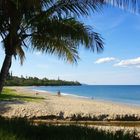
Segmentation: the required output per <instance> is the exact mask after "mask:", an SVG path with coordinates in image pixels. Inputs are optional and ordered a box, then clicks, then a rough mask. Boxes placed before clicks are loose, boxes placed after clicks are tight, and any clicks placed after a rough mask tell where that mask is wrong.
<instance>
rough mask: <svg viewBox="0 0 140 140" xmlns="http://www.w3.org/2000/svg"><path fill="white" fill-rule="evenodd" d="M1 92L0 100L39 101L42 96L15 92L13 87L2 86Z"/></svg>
mask: <svg viewBox="0 0 140 140" xmlns="http://www.w3.org/2000/svg"><path fill="white" fill-rule="evenodd" d="M2 93H3V94H0V101H15V100H17V101H40V100H43V99H44V98H41V97H33V96H26V95H23V94H19V93H17V92H16V91H15V90H13V89H8V88H4V89H3V92H2Z"/></svg>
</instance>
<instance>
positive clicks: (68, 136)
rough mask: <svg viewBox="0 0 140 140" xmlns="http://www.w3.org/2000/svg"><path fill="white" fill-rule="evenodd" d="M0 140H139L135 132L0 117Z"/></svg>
mask: <svg viewBox="0 0 140 140" xmlns="http://www.w3.org/2000/svg"><path fill="white" fill-rule="evenodd" d="M0 140H139V138H138V137H137V135H136V132H133V133H130V132H123V131H117V132H109V131H108V132H105V131H103V130H98V129H95V128H88V127H82V126H75V125H71V126H56V125H33V124H32V122H29V121H28V120H26V119H20V118H15V119H5V118H1V117H0Z"/></svg>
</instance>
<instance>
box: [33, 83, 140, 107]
mask: <svg viewBox="0 0 140 140" xmlns="http://www.w3.org/2000/svg"><path fill="white" fill-rule="evenodd" d="M32 89H33V90H36V91H42V92H43V91H49V92H51V93H52V94H57V92H58V90H60V91H61V94H63V95H71V96H76V97H82V98H89V99H98V100H105V101H113V102H120V103H126V104H133V105H138V106H140V85H125V86H124V85H121V86H120V85H111V86H108V85H107V86H104V85H98V86H95V85H94V86H91V85H82V86H48V87H46V86H42V87H32Z"/></svg>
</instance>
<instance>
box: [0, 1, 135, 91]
mask: <svg viewBox="0 0 140 140" xmlns="http://www.w3.org/2000/svg"><path fill="white" fill-rule="evenodd" d="M135 1H136V0H131V1H130V0H125V2H123V1H122V0H116V1H115V0H0V36H1V38H2V44H3V45H2V46H3V49H4V51H5V59H4V62H3V65H2V68H1V73H0V93H1V92H2V89H3V85H4V81H5V79H6V76H7V74H8V72H9V69H10V66H11V63H12V57H13V56H14V57H15V58H16V57H17V56H18V57H19V58H20V61H21V64H22V63H23V60H24V58H25V53H24V48H32V49H33V50H39V51H41V52H43V53H50V54H55V55H58V57H60V58H63V59H64V60H67V61H69V62H71V63H73V62H76V61H77V59H79V56H78V46H79V45H80V44H81V45H82V46H84V47H85V48H87V49H90V50H93V51H94V50H95V49H96V50H97V52H99V51H101V50H103V41H102V38H101V37H100V35H99V34H98V33H96V32H94V31H93V30H92V28H91V27H89V26H86V25H84V24H83V23H81V22H80V21H78V18H77V17H79V16H81V15H82V16H83V15H88V14H89V12H91V11H92V12H94V11H97V10H99V9H100V8H101V6H102V5H103V4H106V3H111V4H112V2H113V4H114V5H116V4H117V5H119V6H120V7H125V4H126V5H129V2H132V3H133V5H132V6H133V7H135V6H134V5H136V4H135Z"/></svg>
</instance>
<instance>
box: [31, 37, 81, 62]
mask: <svg viewBox="0 0 140 140" xmlns="http://www.w3.org/2000/svg"><path fill="white" fill-rule="evenodd" d="M31 39H32V46H33V47H34V50H38V51H41V52H42V53H49V54H54V55H57V56H58V57H59V58H62V59H64V60H66V61H68V62H70V63H75V62H77V59H79V56H78V52H77V48H76V45H75V44H74V43H73V42H72V41H71V40H70V39H69V40H68V39H67V38H60V39H58V38H52V37H48V36H44V35H33V36H32V38H31Z"/></svg>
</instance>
